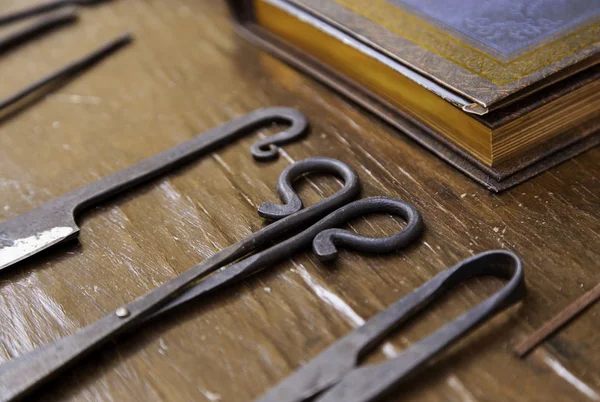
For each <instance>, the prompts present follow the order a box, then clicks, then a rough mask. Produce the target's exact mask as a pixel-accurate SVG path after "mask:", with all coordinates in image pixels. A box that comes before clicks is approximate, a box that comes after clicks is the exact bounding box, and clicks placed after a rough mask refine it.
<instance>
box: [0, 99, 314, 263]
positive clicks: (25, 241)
mask: <svg viewBox="0 0 600 402" xmlns="http://www.w3.org/2000/svg"><path fill="white" fill-rule="evenodd" d="M274 122H275V123H285V124H289V127H288V128H287V129H286V130H285V131H282V132H280V133H278V134H275V135H273V136H270V137H267V138H263V139H261V140H258V141H257V142H256V143H254V145H252V147H251V152H252V155H253V156H254V158H255V159H259V160H265V159H272V158H274V157H276V156H277V155H278V148H277V145H281V144H284V143H288V142H290V141H293V140H295V139H297V138H298V137H299V136H301V135H303V134H304V133H305V131H306V128H307V127H308V122H307V120H306V117H305V116H304V115H303V114H302V113H300V112H299V111H298V110H295V109H290V108H279V107H274V108H265V109H258V110H255V111H253V112H251V113H249V114H247V115H245V116H242V117H239V118H237V119H235V120H232V121H230V122H228V123H225V124H224V125H222V126H219V127H217V128H214V129H212V130H210V131H207V132H205V133H203V134H200V135H198V136H197V137H195V138H193V139H191V140H189V141H186V142H184V143H182V144H179V145H177V146H175V147H173V148H171V149H168V150H166V151H163V152H162V153H159V154H157V155H154V156H152V157H150V158H147V159H144V160H142V161H141V162H138V163H137V164H135V165H132V166H129V167H128V168H125V169H123V170H121V171H119V172H116V173H114V174H112V175H110V176H107V177H104V178H102V179H100V180H98V181H95V182H93V183H90V184H88V185H87V186H85V187H81V188H79V189H77V190H74V191H71V192H70V193H67V194H65V195H63V196H60V197H58V198H55V199H53V200H50V201H49V202H47V203H45V204H43V205H41V206H40V207H38V208H36V209H33V210H31V211H29V212H26V213H23V214H21V215H18V216H16V217H14V218H12V219H9V220H7V221H5V222H2V223H0V271H1V270H3V269H4V268H7V267H9V266H11V265H13V264H15V263H17V262H19V261H22V260H24V259H25V258H28V257H30V256H32V255H34V254H37V253H39V252H40V251H42V250H45V249H47V248H49V247H51V246H53V245H56V244H59V243H62V242H65V241H68V240H70V239H74V238H76V237H77V235H78V233H79V227H78V226H77V223H76V222H75V216H76V215H77V214H78V212H80V211H81V210H83V209H85V208H86V207H89V206H90V205H92V204H96V203H98V202H100V201H102V200H104V199H106V198H107V197H110V196H112V195H115V194H117V193H119V192H121V191H123V190H126V189H128V188H131V187H132V186H135V185H137V184H140V183H142V182H145V181H147V180H150V179H152V178H154V177H156V176H159V175H161V174H163V173H165V172H167V171H168V170H171V169H173V168H175V167H177V166H179V165H181V164H184V163H186V162H190V160H191V159H192V158H194V157H196V156H199V155H200V154H202V153H204V152H208V151H211V150H214V149H215V148H216V147H218V146H221V145H225V144H227V143H228V142H231V141H233V140H234V139H236V138H239V137H241V136H243V135H245V134H248V133H250V132H252V131H254V130H255V129H257V128H259V127H261V126H265V125H267V124H269V123H274Z"/></svg>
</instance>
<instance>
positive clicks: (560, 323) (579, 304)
mask: <svg viewBox="0 0 600 402" xmlns="http://www.w3.org/2000/svg"><path fill="white" fill-rule="evenodd" d="M599 299H600V283H599V284H598V285H596V286H595V287H594V288H593V289H592V290H590V291H588V292H587V293H585V294H584V295H583V296H581V297H579V298H578V299H577V300H575V301H574V302H572V303H571V304H569V305H568V306H567V307H566V308H565V309H564V310H563V311H561V312H560V313H558V314H557V315H556V316H555V317H554V318H552V319H550V320H549V321H547V322H546V323H545V324H544V325H542V326H541V327H540V328H538V329H537V330H536V331H534V332H533V333H532V334H531V335H529V337H528V338H527V339H525V341H524V342H523V343H521V344H520V345H519V346H517V347H516V348H515V350H514V352H515V354H516V355H517V356H519V357H520V358H523V357H525V356H526V355H527V354H528V353H529V352H531V351H532V350H533V349H535V347H536V346H538V345H539V344H540V343H542V342H544V341H545V340H546V339H548V338H549V337H550V336H551V335H553V334H554V333H556V332H557V331H558V330H559V329H561V328H562V327H564V326H565V325H567V324H568V323H569V322H571V321H572V320H573V319H575V318H576V317H577V316H578V315H579V314H581V313H582V312H584V311H585V310H586V309H587V308H589V307H590V306H591V305H592V304H594V303H595V302H596V301H598V300H599Z"/></svg>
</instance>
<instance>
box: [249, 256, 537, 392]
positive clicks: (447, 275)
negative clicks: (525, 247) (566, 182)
mask: <svg viewBox="0 0 600 402" xmlns="http://www.w3.org/2000/svg"><path fill="white" fill-rule="evenodd" d="M475 276H496V277H499V278H503V279H508V283H507V284H506V285H505V286H504V288H502V289H501V290H500V291H498V292H497V293H496V294H494V295H493V296H491V297H490V298H488V299H487V300H485V301H483V302H482V303H480V304H479V305H477V306H476V307H474V308H472V309H471V310H469V311H467V312H466V313H464V314H463V315H461V316H460V317H458V318H457V319H455V320H454V321H451V322H449V323H448V324H446V325H445V326H444V327H442V328H441V329H439V330H438V331H436V332H434V333H433V334H431V335H429V336H427V337H426V338H424V339H422V340H421V341H419V342H418V343H416V344H415V345H413V346H411V347H410V348H409V349H407V350H406V351H404V352H403V353H401V354H400V355H399V356H398V357H395V358H393V359H390V360H387V361H385V362H383V363H380V364H374V365H368V366H364V367H360V368H355V367H356V365H357V363H358V360H359V359H360V358H362V357H364V356H365V355H366V354H367V353H368V352H369V351H371V350H372V349H373V347H374V346H376V345H378V344H379V343H381V340H382V339H383V338H384V337H385V336H386V335H387V334H389V333H390V332H391V331H392V330H393V329H394V328H396V327H398V326H399V325H401V324H402V323H404V322H405V321H406V320H408V319H410V318H412V317H414V316H415V315H417V314H418V313H419V312H420V311H421V310H422V309H423V308H424V307H426V306H427V305H428V304H430V303H431V302H432V301H433V300H435V299H436V298H437V297H439V296H440V295H441V294H442V293H444V292H445V291H447V290H449V289H451V288H453V287H455V286H456V285H458V284H459V283H460V282H462V281H464V280H466V279H468V278H471V277H475ZM524 295H525V280H524V277H523V268H522V265H521V260H520V259H519V257H517V256H516V255H515V254H513V253H511V252H508V251H502V250H497V251H488V252H485V253H481V254H478V255H476V256H473V257H471V258H468V259H466V260H464V261H462V262H461V263H459V264H457V265H455V266H454V267H452V268H449V269H447V270H445V271H442V272H441V273H439V274H438V275H437V276H436V277H434V278H433V279H431V280H430V281H429V282H427V283H425V284H424V285H422V286H421V287H419V288H418V289H417V290H415V291H413V292H412V293H410V294H409V295H408V296H405V297H404V298H402V299H401V300H399V301H397V302H396V303H394V304H393V305H392V306H391V307H389V308H388V309H387V310H386V311H384V312H382V313H380V314H378V315H376V316H375V317H373V318H371V319H370V320H369V321H367V322H366V323H365V324H364V325H362V326H361V327H359V328H358V329H356V330H355V331H354V332H352V333H350V334H349V335H346V336H345V337H344V338H342V339H341V340H339V341H337V342H336V343H334V344H333V345H332V346H330V347H329V348H328V349H326V350H325V351H324V352H323V353H321V354H319V355H318V356H317V357H315V358H314V359H313V360H311V361H310V362H309V363H307V364H306V365H304V366H302V367H301V368H300V369H298V370H297V371H296V372H295V373H294V374H292V375H291V376H289V377H288V378H287V379H285V380H284V381H282V382H281V383H280V384H279V385H277V386H275V387H274V388H272V389H271V390H270V391H268V392H267V393H266V394H265V395H264V396H262V397H261V398H259V399H257V401H256V402H304V401H308V400H311V401H314V402H371V401H377V400H379V399H380V398H381V397H383V396H386V395H389V392H390V391H392V390H393V388H394V387H395V386H396V385H398V384H400V383H401V382H402V381H403V380H405V379H406V378H407V377H408V376H409V375H411V374H414V373H415V372H416V371H417V370H418V369H421V368H423V366H425V365H426V364H427V363H428V362H429V361H430V360H431V359H433V358H434V357H435V356H436V355H438V354H439V353H440V352H441V351H443V350H444V349H445V348H447V347H448V346H450V345H452V344H453V343H455V342H457V341H458V340H459V339H460V338H462V337H463V336H465V335H466V334H468V333H469V332H470V331H472V330H474V329H475V328H477V327H478V326H479V325H481V324H482V323H484V322H485V321H486V320H488V319H490V318H492V317H493V316H494V315H496V314H498V313H499V312H501V311H502V310H504V309H506V308H508V307H509V306H511V305H512V304H514V303H516V302H518V301H519V300H521V299H522V298H523V297H524ZM319 394H320V395H319ZM315 397H316V399H315Z"/></svg>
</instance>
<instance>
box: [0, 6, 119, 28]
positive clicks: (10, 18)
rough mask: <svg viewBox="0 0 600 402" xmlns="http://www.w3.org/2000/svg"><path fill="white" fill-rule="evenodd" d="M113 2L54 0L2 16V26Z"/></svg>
mask: <svg viewBox="0 0 600 402" xmlns="http://www.w3.org/2000/svg"><path fill="white" fill-rule="evenodd" d="M109 1H111V0H54V1H49V2H45V3H41V4H37V5H34V6H31V7H29V8H25V9H22V10H18V11H14V12H11V13H8V14H4V15H0V25H5V24H10V23H13V22H16V21H19V20H23V19H26V18H29V17H33V16H36V15H40V14H46V13H48V12H51V11H54V10H57V9H60V8H64V7H76V6H88V5H92V4H98V3H106V2H109Z"/></svg>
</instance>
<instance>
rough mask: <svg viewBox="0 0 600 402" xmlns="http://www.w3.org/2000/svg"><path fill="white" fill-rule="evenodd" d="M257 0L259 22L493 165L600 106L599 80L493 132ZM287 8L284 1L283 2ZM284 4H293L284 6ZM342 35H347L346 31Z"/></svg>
mask: <svg viewBox="0 0 600 402" xmlns="http://www.w3.org/2000/svg"><path fill="white" fill-rule="evenodd" d="M277 3H281V2H280V1H279V0H254V12H255V18H256V21H257V23H258V24H259V25H260V26H262V27H263V28H264V29H266V30H268V31H270V32H271V33H273V34H275V35H277V36H278V37H280V38H282V39H284V40H285V41H287V42H289V43H290V44H292V45H293V46H295V47H297V48H298V49H300V50H302V51H304V52H306V53H307V54H309V55H311V56H313V57H315V58H316V59H318V60H320V61H322V62H324V63H325V64H327V65H328V66H330V67H332V68H333V69H335V70H336V71H338V72H340V73H342V74H343V75H345V76H346V77H348V78H350V79H352V80H354V81H355V82H357V83H359V84H361V85H364V86H365V87H366V88H368V89H369V90H371V91H373V92H374V93H375V94H377V95H378V96H381V97H382V98H383V99H385V100H387V101H388V102H390V103H391V104H393V105H394V106H396V107H398V108H399V109H401V110H403V111H405V112H406V113H408V114H409V115H411V116H412V117H414V118H416V119H417V120H419V121H421V122H423V123H424V124H425V125H427V126H429V127H431V128H432V129H433V130H434V131H436V132H438V133H440V134H441V135H443V136H444V137H445V138H447V139H449V140H450V141H452V142H453V143H454V144H456V145H457V146H458V147H460V148H462V149H463V150H465V151H466V152H468V153H469V154H471V155H473V156H474V157H475V158H477V159H478V160H479V161H481V162H482V163H484V164H485V165H487V166H489V167H494V166H496V165H498V164H499V163H500V162H502V161H506V160H507V159H510V158H513V157H515V156H518V155H520V154H522V153H524V152H525V151H527V150H530V149H531V148H532V147H535V146H536V145H539V144H540V143H542V142H545V141H548V140H549V139H551V138H554V137H557V136H559V135H560V134H562V133H564V132H566V131H568V130H569V129H570V128H573V127H574V126H576V125H578V124H581V122H582V121H587V120H589V119H590V118H592V117H593V116H595V115H596V111H597V110H598V107H599V106H600V95H599V94H600V91H598V89H599V88H598V85H599V83H597V82H592V83H590V84H588V85H585V86H583V87H581V88H578V89H577V90H575V91H573V92H571V93H569V94H568V95H565V96H563V97H560V98H558V99H556V100H554V101H552V102H549V103H547V104H545V105H544V106H541V107H539V108H537V109H535V110H534V111H532V112H530V113H528V114H525V115H523V116H521V117H519V118H517V119H515V120H513V121H511V122H510V123H508V124H506V125H504V126H502V127H499V128H497V129H496V130H492V129H491V128H490V127H488V126H486V125H485V124H484V123H482V122H480V121H478V120H476V119H475V118H473V117H471V116H469V114H467V113H465V112H463V111H462V110H460V109H458V108H456V107H455V106H453V105H451V104H450V103H448V102H447V101H445V100H444V99H442V98H440V97H439V96H438V95H436V94H434V93H432V92H431V91H429V90H427V89H426V88H424V87H422V86H420V85H419V84H417V83H415V82H414V81H412V80H410V79H409V78H407V77H405V76H404V75H402V74H400V73H398V72H397V71H396V70H394V69H393V68H391V67H389V66H388V65H385V64H383V63H381V62H380V61H379V60H377V59H375V58H373V57H371V56H369V55H368V54H365V53H364V52H361V51H360V50H359V49H358V48H357V46H354V45H353V43H352V41H340V40H339V39H338V38H335V37H333V36H331V35H330V34H329V33H327V32H325V31H323V30H321V29H319V28H318V27H317V26H315V25H313V24H311V23H309V22H308V20H309V18H308V16H307V18H306V19H304V18H303V19H299V18H298V17H297V16H296V15H294V14H290V13H289V12H288V11H287V10H285V9H284V8H282V7H279V6H278V5H277ZM282 4H283V3H282ZM286 6H289V5H287V4H286ZM342 34H343V33H342Z"/></svg>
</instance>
